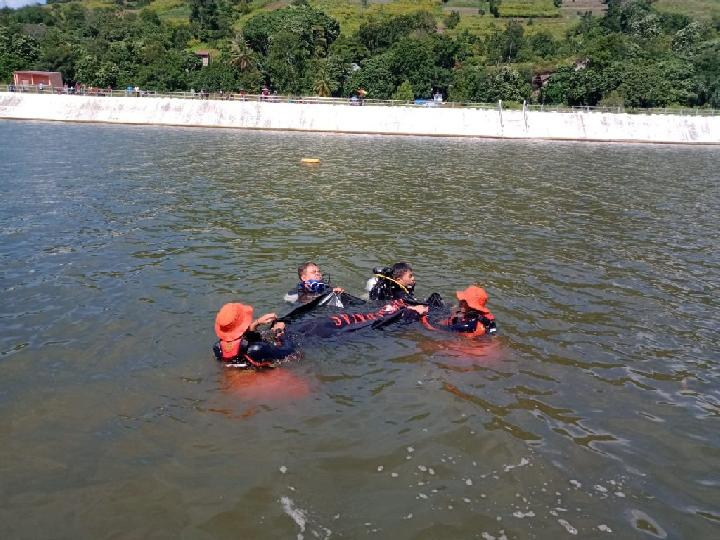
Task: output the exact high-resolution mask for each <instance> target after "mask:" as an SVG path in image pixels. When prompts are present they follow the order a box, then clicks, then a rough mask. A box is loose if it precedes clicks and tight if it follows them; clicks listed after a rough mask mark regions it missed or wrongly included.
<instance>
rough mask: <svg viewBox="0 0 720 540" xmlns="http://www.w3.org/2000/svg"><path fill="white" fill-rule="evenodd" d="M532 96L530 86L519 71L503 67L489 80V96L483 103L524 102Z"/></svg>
mask: <svg viewBox="0 0 720 540" xmlns="http://www.w3.org/2000/svg"><path fill="white" fill-rule="evenodd" d="M529 96H530V84H529V83H528V82H527V81H524V80H523V78H522V77H521V76H520V73H518V71H517V70H516V69H514V68H512V67H510V66H502V67H501V68H500V69H498V70H497V71H496V72H495V73H493V74H492V75H491V76H490V77H489V80H488V85H487V95H486V96H485V99H483V101H488V102H495V101H498V100H500V99H502V100H503V101H522V100H524V99H526V98H528V97H529Z"/></svg>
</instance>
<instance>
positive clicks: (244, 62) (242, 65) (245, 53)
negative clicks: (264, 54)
mask: <svg viewBox="0 0 720 540" xmlns="http://www.w3.org/2000/svg"><path fill="white" fill-rule="evenodd" d="M230 63H231V64H232V65H233V66H235V67H236V68H238V69H239V70H240V71H241V72H245V71H248V70H249V69H251V68H253V67H255V64H256V60H255V52H254V51H253V50H252V49H251V48H250V45H248V42H247V41H245V37H244V36H243V35H242V34H241V33H237V34H235V37H234V38H233V39H232V41H230Z"/></svg>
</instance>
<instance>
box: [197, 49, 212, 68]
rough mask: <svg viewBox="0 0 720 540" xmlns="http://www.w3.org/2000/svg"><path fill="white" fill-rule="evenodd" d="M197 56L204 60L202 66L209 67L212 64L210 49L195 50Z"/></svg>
mask: <svg viewBox="0 0 720 540" xmlns="http://www.w3.org/2000/svg"><path fill="white" fill-rule="evenodd" d="M195 56H197V57H198V58H200V60H201V61H202V67H208V66H209V65H210V51H195Z"/></svg>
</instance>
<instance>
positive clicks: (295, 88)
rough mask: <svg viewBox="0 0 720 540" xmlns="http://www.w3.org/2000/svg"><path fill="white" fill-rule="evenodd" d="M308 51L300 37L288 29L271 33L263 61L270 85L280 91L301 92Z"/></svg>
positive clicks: (305, 43)
mask: <svg viewBox="0 0 720 540" xmlns="http://www.w3.org/2000/svg"><path fill="white" fill-rule="evenodd" d="M309 59H310V51H309V49H308V44H307V42H305V41H303V39H302V37H301V36H300V35H298V34H295V33H293V32H290V31H282V32H278V33H277V34H273V36H272V38H271V40H270V47H269V50H268V54H267V59H266V61H265V68H266V73H267V75H268V77H269V79H270V81H271V83H272V86H273V87H274V88H275V89H276V90H277V91H278V92H280V93H287V94H301V93H303V90H304V86H305V85H304V84H303V82H304V78H305V70H306V67H307V62H308V60H309Z"/></svg>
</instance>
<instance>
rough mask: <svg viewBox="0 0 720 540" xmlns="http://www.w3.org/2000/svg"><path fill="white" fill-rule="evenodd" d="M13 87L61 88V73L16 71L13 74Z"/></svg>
mask: <svg viewBox="0 0 720 540" xmlns="http://www.w3.org/2000/svg"><path fill="white" fill-rule="evenodd" d="M13 80H14V81H15V86H35V85H38V84H42V85H43V86H52V87H55V88H62V87H63V79H62V73H60V72H59V71H16V72H14V73H13Z"/></svg>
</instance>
